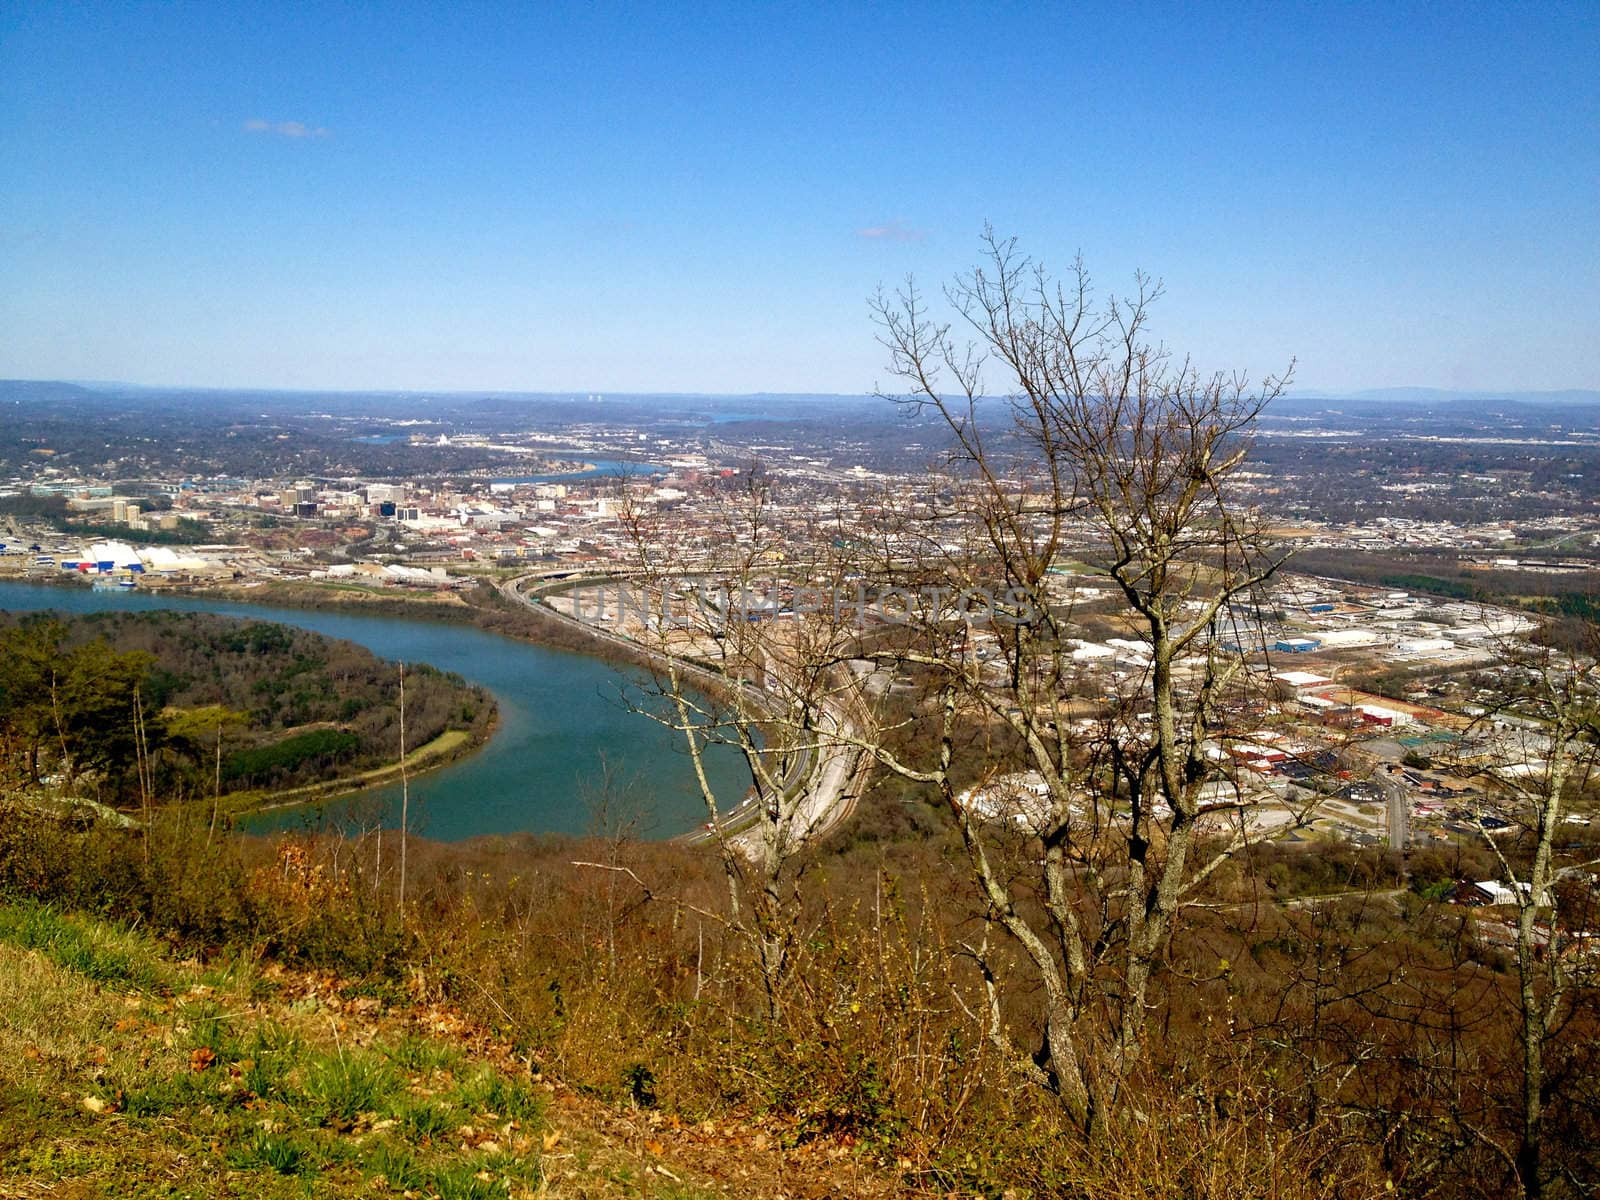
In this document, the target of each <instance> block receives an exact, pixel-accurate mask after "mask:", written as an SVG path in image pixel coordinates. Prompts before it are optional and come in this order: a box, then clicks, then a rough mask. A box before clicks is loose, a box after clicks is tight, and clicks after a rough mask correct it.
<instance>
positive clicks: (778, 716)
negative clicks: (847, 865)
mask: <svg viewBox="0 0 1600 1200" xmlns="http://www.w3.org/2000/svg"><path fill="white" fill-rule="evenodd" d="M773 503H774V498H773V491H772V481H771V480H770V479H769V478H768V477H767V476H766V475H765V473H764V472H763V471H761V470H760V468H759V467H752V468H751V469H749V470H748V471H746V472H744V473H742V474H741V475H740V476H739V477H737V478H736V479H735V480H734V481H733V482H732V483H730V484H727V485H725V486H724V490H723V492H722V493H721V494H720V496H718V497H716V498H715V502H714V503H712V504H710V505H709V506H707V509H706V511H707V512H708V513H709V514H710V515H709V516H708V517H706V519H705V521H704V523H703V524H700V525H697V526H688V527H686V526H684V525H683V524H681V523H678V522H675V521H664V520H660V519H658V517H657V515H656V514H655V513H654V512H653V511H652V510H651V509H650V507H649V506H648V505H643V504H638V503H630V504H628V505H626V506H625V509H624V523H625V525H626V527H627V529H628V531H629V535H630V538H631V541H632V546H633V555H632V563H631V569H630V572H629V574H628V576H627V578H626V580H625V581H624V582H625V585H626V587H625V589H621V588H619V590H618V592H617V593H616V595H615V600H616V603H615V606H614V608H615V623H614V624H613V626H612V628H613V629H614V630H615V631H616V634H617V635H619V636H623V637H626V638H628V639H629V640H631V641H633V642H634V643H635V644H637V645H639V646H642V647H645V648H646V649H647V650H648V651H649V652H650V655H651V661H652V663H653V680H654V687H653V690H654V692H655V694H656V699H657V703H655V704H652V705H647V706H645V708H646V711H647V712H649V713H650V715H652V716H654V717H655V718H656V719H657V720H660V721H663V722H664V723H666V724H668V725H670V726H671V727H672V728H674V729H675V730H676V731H677V732H678V733H679V734H681V735H682V737H683V739H684V745H685V746H686V748H687V750H688V753H689V756H690V759H691V762H692V764H693V769H694V774H695V778H696V780H697V783H698V786H699V789H700V793H701V797H702V799H703V801H704V804H705V811H706V818H707V819H706V822H705V830H704V838H705V840H707V841H709V842H711V843H712V844H714V845H715V846H716V848H717V851H718V853H719V854H720V856H721V858H722V863H723V867H724V871H725V874H726V878H727V881H728V886H729V896H730V909H731V914H732V918H733V921H734V925H735V927H736V928H738V929H740V930H742V931H743V932H744V933H745V934H746V935H747V936H748V937H749V939H750V942H751V944H752V946H753V949H754V953H755V957H756V960H757V963H758V965H759V968H760V976H761V987H762V994H763V996H764V999H765V1005H766V1010H767V1015H768V1016H769V1018H771V1019H777V1018H778V1017H779V1016H780V1015H781V1013H782V1007H783V994H784V991H785V987H786V984H787V982H788V980H789V979H790V977H791V975H792V973H793V971H794V969H795V966H796V961H795V959H796V953H797V950H798V947H799V945H800V939H799V937H798V931H799V929H800V927H801V926H800V919H801V900H800V891H799V878H800V868H801V862H800V852H801V850H802V848H803V846H804V845H805V844H806V842H807V840H808V839H813V838H815V837H816V836H818V835H820V834H821V833H822V832H824V830H825V829H826V828H828V827H830V826H831V825H832V824H833V823H834V822H835V821H836V819H837V818H838V816H839V814H840V813H841V812H842V811H844V810H845V809H846V808H847V805H848V800H849V796H850V794H851V789H852V788H853V786H854V784H855V782H856V776H857V774H858V762H859V760H860V757H861V755H860V751H859V750H858V749H857V748H856V747H855V746H854V745H853V744H852V742H851V741H850V740H849V739H848V738H846V737H845V736H844V734H845V733H846V732H847V731H848V730H849V729H850V728H851V724H850V723H851V720H852V717H851V709H850V704H851V698H850V695H851V689H850V687H849V684H848V681H849V673H848V669H847V668H846V666H845V662H846V659H847V656H848V650H849V647H850V645H851V644H852V643H853V635H852V633H851V630H850V629H849V627H848V626H847V625H846V624H844V623H841V622H840V621H838V620H837V619H836V614H835V612H834V610H833V607H832V605H831V604H828V603H820V602H818V603H807V602H806V601H805V600H804V595H805V594H807V593H810V594H814V595H816V596H819V597H820V596H821V595H822V588H821V581H822V580H824V579H829V580H831V578H832V577H833V570H832V566H833V563H832V555H833V551H832V546H833V539H832V537H831V536H830V535H829V534H828V532H827V531H826V530H820V529H818V530H813V531H812V534H811V535H810V536H802V537H796V536H794V530H793V528H792V527H789V528H780V526H779V524H778V523H777V522H775V521H774V520H773V518H772V511H771V510H772V506H773ZM797 591H798V592H799V593H800V594H801V596H800V599H799V602H798V603H797ZM714 746H723V747H732V748H734V749H735V750H737V752H738V753H739V755H740V756H741V757H742V759H743V761H744V763H745V765H746V766H747V767H748V769H749V774H750V786H749V789H748V791H745V792H743V793H742V794H740V795H731V796H730V795H727V794H726V793H725V792H724V793H722V794H719V791H718V789H717V787H716V786H715V785H714V784H713V782H712V779H711V774H710V773H709V772H708V770H707V753H708V751H709V750H710V748H711V747H714Z"/></svg>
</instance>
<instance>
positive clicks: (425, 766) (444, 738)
mask: <svg viewBox="0 0 1600 1200" xmlns="http://www.w3.org/2000/svg"><path fill="white" fill-rule="evenodd" d="M492 737H494V726H493V725H491V726H490V727H489V729H488V730H487V731H486V732H485V734H484V736H483V737H481V738H474V737H473V736H472V735H471V734H470V733H468V732H467V731H466V730H464V729H447V730H445V731H444V732H443V733H441V734H440V735H439V736H438V737H436V738H434V739H433V740H432V741H431V742H428V743H427V744H426V745H422V746H418V747H417V748H416V749H415V750H412V751H411V752H410V753H408V754H407V755H406V757H405V761H404V763H403V764H402V763H401V762H395V763H392V764H390V765H389V766H387V767H374V768H372V769H371V770H367V771H362V772H360V773H359V774H355V775H349V776H346V777H344V778H341V779H323V780H319V781H317V782H316V783H308V784H305V785H303V786H301V787H296V788H287V789H283V790H279V791H266V790H264V789H251V790H250V791H242V792H228V793H225V794H224V795H223V796H221V797H220V799H219V808H220V811H222V812H224V813H227V814H228V815H229V816H247V815H249V814H251V813H262V812H277V811H279V810H281V809H288V808H304V807H306V806H308V805H312V804H325V803H327V802H328V801H329V800H338V799H341V798H343V797H345V796H353V795H356V794H357V793H360V792H365V791H370V790H371V789H373V788H377V787H383V786H384V785H386V784H390V783H398V782H399V781H400V777H401V773H402V771H403V772H404V774H405V777H406V778H407V779H408V780H411V779H417V778H419V777H420V776H422V775H425V774H426V773H428V772H430V771H437V770H438V769H439V768H440V767H446V766H449V765H450V764H451V763H453V762H457V761H459V760H461V759H463V758H465V757H466V756H467V755H469V754H471V753H473V752H474V751H475V750H478V749H480V748H481V747H483V746H485V745H487V744H488V743H489V740H490V739H491V738H492Z"/></svg>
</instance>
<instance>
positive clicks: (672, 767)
mask: <svg viewBox="0 0 1600 1200" xmlns="http://www.w3.org/2000/svg"><path fill="white" fill-rule="evenodd" d="M44 608H54V609H57V610H60V611H62V612H103V611H108V610H134V611H137V610H142V609H152V608H172V609H183V610H194V611H202V612H215V613H223V614H227V615H232V616H241V617H254V618H256V619H259V620H265V621H279V622H282V623H283V624H285V625H298V626H301V627H302V628H305V629H312V630H315V631H316V632H318V633H323V634H327V635H329V636H330V637H338V638H347V639H348V640H350V641H352V642H358V643H360V644H361V645H363V646H366V647H367V648H368V649H370V650H371V651H372V652H373V653H375V654H378V655H380V656H381V657H383V658H387V659H400V660H404V661H406V662H425V663H430V664H432V665H433V666H435V667H438V668H439V669H440V670H442V671H454V672H456V673H457V674H459V675H461V676H462V677H463V678H465V679H468V680H470V681H471V682H473V683H477V684H481V685H482V686H483V687H485V688H487V689H489V691H491V692H493V693H494V697H495V700H496V701H497V702H498V703H499V706H500V724H499V727H498V728H497V729H496V731H495V734H494V737H493V738H492V739H491V740H490V742H489V744H488V745H487V746H485V747H483V748H482V749H480V750H478V751H477V752H476V753H474V754H473V755H471V756H470V757H468V758H466V759H463V760H462V761H460V762H457V763H454V764H452V765H450V766H447V767H444V768H441V769H440V770H437V771H433V772H430V773H428V774H426V775H422V776H420V777H418V778H416V779H414V780H412V782H411V828H412V829H413V830H415V831H418V832H421V833H423V834H424V835H426V836H428V837H434V838H440V839H444V840H447V841H456V840H460V839H462V838H468V837H475V836H477V835H479V834H489V833H516V832H532V833H586V832H589V831H590V830H591V829H592V828H593V827H594V825H595V820H596V808H597V805H598V802H599V800H600V796H601V793H602V792H603V791H604V790H605V788H604V784H605V779H606V777H607V776H609V777H610V780H611V788H610V792H611V795H612V797H613V802H612V803H611V804H610V805H609V807H610V809H611V810H612V811H613V812H619V813H624V814H635V815H636V819H637V825H636V828H635V832H636V834H637V835H638V836H641V837H671V836H673V835H674V834H678V833H682V832H684V831H686V830H689V829H692V828H694V827H695V826H697V825H699V824H700V823H702V822H703V821H704V820H705V808H704V802H703V801H702V800H701V798H700V793H699V790H698V788H697V787H696V785H695V781H694V773H693V770H692V768H691V766H690V763H689V758H688V755H687V754H686V753H685V752H684V750H683V748H682V740H681V738H680V737H679V735H677V734H674V733H673V732H672V731H670V730H668V729H665V728H663V727H662V726H660V725H658V724H656V723H655V722H654V721H652V720H650V719H649V718H648V717H645V716H642V715H640V714H639V713H637V712H634V711H631V710H630V708H629V703H630V698H631V700H632V701H634V702H637V701H641V700H643V697H642V696H641V695H640V694H639V692H638V689H637V688H636V687H630V686H629V681H630V679H633V678H636V677H635V676H631V675H629V674H627V673H626V672H623V671H619V670H618V669H617V668H614V667H611V666H609V665H607V664H606V663H603V662H601V661H600V660H598V659H595V658H590V657H587V656H585V655H582V654H572V653H568V652H565V651H560V650H550V649H546V648H544V647H541V646H532V645H529V644H527V643H525V642H517V641H512V640H511V639H509V638H503V637H500V636H498V635H496V634H492V633H485V632H483V631H482V630H478V629H473V628H471V627H470V626H465V625H455V624H445V623H442V622H435V621H417V620H408V619H405V618H398V617H370V616H356V615H351V614H348V613H324V612H310V611H306V610H302V609H292V608H272V607H268V606H265V605H254V604H235V603H231V602H227V601H219V600H204V599H200V598H197V597H191V596H169V595H165V594H159V593H155V592H140V591H138V590H137V589H113V590H106V591H94V590H91V589H89V588H83V587H46V586H39V585H32V584H23V583H0V609H10V610H13V611H17V610H33V609H44ZM713 749H714V750H720V751H721V753H713V754H712V755H710V756H709V758H708V761H707V768H708V773H709V774H710V776H711V779H712V783H713V785H714V787H715V788H716V790H717V794H718V796H719V797H720V798H722V799H723V800H724V801H725V803H727V804H728V805H731V804H733V803H735V802H737V800H738V799H739V797H741V796H742V795H743V794H744V791H745V789H746V787H748V785H749V781H750V776H749V772H748V771H747V770H746V768H745V766H744V763H743V761H742V760H741V759H740V758H739V756H738V755H737V753H736V752H734V751H732V750H730V749H728V748H726V747H714V748H713ZM372 820H379V821H382V823H384V824H385V825H387V826H389V827H391V828H395V827H398V826H399V824H400V788H399V785H398V784H397V785H395V786H393V787H384V788H376V789H373V790H371V791H368V792H363V793H360V794H358V795H356V796H350V797H345V798H341V799H339V800H335V801H330V802H328V803H327V804H325V805H322V806H320V807H319V808H317V809H311V808H297V809H290V810H280V811H276V812H272V813H266V814H261V815H260V816H258V817H254V818H252V819H251V826H252V827H261V826H263V825H266V826H273V827H280V828H281V827H285V826H292V825H299V824H310V825H317V824H319V823H320V824H335V825H341V826H348V825H351V824H353V823H367V822H370V821H372Z"/></svg>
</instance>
